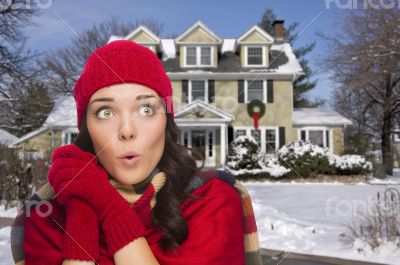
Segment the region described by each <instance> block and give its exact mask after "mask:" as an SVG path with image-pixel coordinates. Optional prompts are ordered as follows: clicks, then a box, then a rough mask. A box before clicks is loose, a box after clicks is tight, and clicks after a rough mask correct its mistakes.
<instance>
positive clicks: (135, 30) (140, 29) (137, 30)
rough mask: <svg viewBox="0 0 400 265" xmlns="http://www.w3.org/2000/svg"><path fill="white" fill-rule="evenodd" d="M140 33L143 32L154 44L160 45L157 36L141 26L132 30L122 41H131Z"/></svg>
mask: <svg viewBox="0 0 400 265" xmlns="http://www.w3.org/2000/svg"><path fill="white" fill-rule="evenodd" d="M140 32H145V33H146V34H147V35H148V36H150V38H152V39H153V40H154V42H157V43H160V39H159V38H158V36H157V35H156V34H155V33H154V32H153V31H151V30H150V29H149V28H148V27H146V26H144V25H141V26H139V27H137V28H136V29H134V30H133V31H131V33H129V34H128V35H127V36H126V37H125V38H124V39H126V40H129V39H132V38H133V37H134V36H135V35H136V34H138V33H140Z"/></svg>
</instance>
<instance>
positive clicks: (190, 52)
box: [185, 46, 213, 66]
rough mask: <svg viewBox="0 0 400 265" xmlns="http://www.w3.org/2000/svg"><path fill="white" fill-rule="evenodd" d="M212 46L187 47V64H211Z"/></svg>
mask: <svg viewBox="0 0 400 265" xmlns="http://www.w3.org/2000/svg"><path fill="white" fill-rule="evenodd" d="M212 51H213V49H212V47H204V46H198V47H186V62H185V65H186V66H211V65H212V61H213V60H212V59H213V56H212Z"/></svg>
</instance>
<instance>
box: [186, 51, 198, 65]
mask: <svg viewBox="0 0 400 265" xmlns="http://www.w3.org/2000/svg"><path fill="white" fill-rule="evenodd" d="M196 53H197V51H196V47H188V48H186V64H187V65H196V64H197V60H196Z"/></svg>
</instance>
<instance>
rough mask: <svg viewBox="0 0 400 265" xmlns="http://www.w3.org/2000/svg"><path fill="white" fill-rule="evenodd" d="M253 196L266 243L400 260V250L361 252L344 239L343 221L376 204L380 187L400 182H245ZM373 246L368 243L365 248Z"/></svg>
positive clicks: (326, 253)
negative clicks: (375, 183) (379, 183)
mask: <svg viewBox="0 0 400 265" xmlns="http://www.w3.org/2000/svg"><path fill="white" fill-rule="evenodd" d="M245 186H246V187H247V189H248V190H249V192H250V196H251V197H252V201H253V207H254V211H255V215H256V221H257V226H258V230H259V236H260V243H261V247H262V248H268V249H276V250H285V251H293V252H296V253H307V254H315V255H324V256H333V257H341V258H347V259H356V260H365V261H372V262H381V263H387V264H400V249H399V248H397V251H396V250H395V246H393V245H386V246H385V247H383V248H381V249H380V250H379V252H371V251H366V253H365V254H362V253H358V251H357V248H358V247H360V244H359V242H356V245H357V247H352V246H351V245H349V244H347V245H346V244H345V243H344V242H342V241H341V238H342V237H340V234H341V233H346V234H349V233H348V230H347V229H346V227H345V226H344V225H343V224H345V223H347V222H348V221H349V220H350V219H351V218H352V217H354V216H358V217H360V212H365V211H368V209H370V206H371V205H372V204H373V200H374V199H375V198H376V194H377V192H378V191H380V192H381V193H382V192H383V191H385V189H386V188H388V187H394V188H396V189H398V190H399V191H400V185H390V186H389V185H369V184H362V183H359V184H355V185H349V184H338V183H332V184H329V183H323V184H315V183H314V184H311V183H308V184H301V183H298V184H294V183H287V184H284V183H280V184H277V183H275V184H273V183H262V182H258V183H255V182H253V183H245ZM364 249H365V250H367V248H364Z"/></svg>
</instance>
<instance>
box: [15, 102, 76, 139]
mask: <svg viewBox="0 0 400 265" xmlns="http://www.w3.org/2000/svg"><path fill="white" fill-rule="evenodd" d="M76 124H77V114H76V105H75V99H74V97H73V96H72V95H65V96H60V97H59V98H58V99H57V100H56V102H55V103H54V108H53V109H52V111H51V112H50V113H49V115H48V116H47V119H46V120H45V121H44V123H43V125H42V127H40V128H38V129H36V130H34V131H32V132H30V133H27V134H25V135H24V136H22V137H20V138H19V139H17V140H16V141H13V142H12V143H11V144H10V145H9V146H10V147H14V146H16V145H18V144H19V143H22V142H24V141H26V140H29V139H30V138H32V137H34V136H36V135H38V134H40V133H42V132H44V131H46V130H49V129H51V128H69V127H76Z"/></svg>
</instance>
